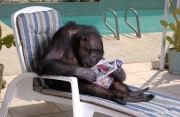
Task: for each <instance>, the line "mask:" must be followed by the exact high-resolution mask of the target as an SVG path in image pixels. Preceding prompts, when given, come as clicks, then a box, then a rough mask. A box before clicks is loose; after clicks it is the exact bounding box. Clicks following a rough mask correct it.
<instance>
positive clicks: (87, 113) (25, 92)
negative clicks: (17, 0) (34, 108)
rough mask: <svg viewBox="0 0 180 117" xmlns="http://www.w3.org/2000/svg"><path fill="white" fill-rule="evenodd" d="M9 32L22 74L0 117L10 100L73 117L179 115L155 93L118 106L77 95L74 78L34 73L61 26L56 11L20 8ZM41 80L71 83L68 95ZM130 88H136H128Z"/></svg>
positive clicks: (179, 106)
mask: <svg viewBox="0 0 180 117" xmlns="http://www.w3.org/2000/svg"><path fill="white" fill-rule="evenodd" d="M11 19H12V25H13V32H14V35H15V40H16V47H17V51H18V56H19V60H20V64H21V68H22V74H20V75H18V76H17V77H15V78H14V79H13V80H12V82H11V83H10V84H9V85H8V88H7V92H6V94H5V98H4V100H3V103H2V106H1V109H0V117H5V115H6V114H7V111H8V108H9V107H10V104H11V101H12V99H13V98H19V99H22V100H26V101H32V100H44V101H50V102H54V103H62V104H67V105H72V106H73V115H74V117H92V116H93V113H94V112H100V113H104V114H107V115H110V116H114V117H126V116H139V117H143V116H166V115H167V116H179V115H180V101H179V100H178V99H174V98H171V97H168V96H165V95H162V94H159V93H154V92H150V91H149V92H148V93H153V94H154V95H155V96H156V97H155V98H154V99H153V100H152V101H150V102H140V103H127V105H119V104H117V103H115V102H113V101H110V100H106V99H102V98H98V97H94V96H89V95H83V94H80V95H79V90H78V84H77V78H76V77H64V76H41V77H39V76H38V75H37V74H36V73H35V68H36V66H37V59H38V58H39V57H40V55H41V54H42V53H43V50H44V49H45V48H46V47H47V45H48V43H49V42H50V40H51V37H52V36H53V34H54V33H55V32H56V30H57V29H58V28H60V27H61V26H62V23H61V16H60V14H59V12H58V11H56V10H54V9H52V8H47V7H42V6H32V7H27V8H24V9H21V10H19V11H17V12H15V13H14V14H13V15H12V18H11ZM45 79H46V80H47V79H56V80H63V81H68V82H70V83H71V89H72V93H68V92H62V91H57V90H53V89H49V88H48V86H47V85H46V84H45V82H44V81H45ZM129 87H130V88H132V89H135V90H136V89H138V88H136V87H132V86H129Z"/></svg>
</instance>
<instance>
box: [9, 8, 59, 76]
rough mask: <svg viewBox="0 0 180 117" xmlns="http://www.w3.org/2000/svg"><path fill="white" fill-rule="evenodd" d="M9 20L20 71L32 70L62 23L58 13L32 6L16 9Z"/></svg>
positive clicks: (50, 9)
mask: <svg viewBox="0 0 180 117" xmlns="http://www.w3.org/2000/svg"><path fill="white" fill-rule="evenodd" d="M11 20H12V26H13V31H14V36H15V41H16V47H17V51H18V56H19V60H20V64H21V69H22V72H23V73H24V72H31V71H33V72H34V71H35V70H36V66H37V61H38V59H39V57H40V56H41V55H42V53H43V51H44V50H45V48H46V47H47V46H48V44H49V42H50V41H51V38H52V36H53V35H54V33H55V32H56V31H57V30H58V29H59V28H60V27H61V25H62V24H61V16H60V13H59V12H58V11H56V10H54V9H52V8H48V7H42V6H33V7H27V8H24V9H21V10H19V11H17V12H16V13H14V14H13V15H12V18H11Z"/></svg>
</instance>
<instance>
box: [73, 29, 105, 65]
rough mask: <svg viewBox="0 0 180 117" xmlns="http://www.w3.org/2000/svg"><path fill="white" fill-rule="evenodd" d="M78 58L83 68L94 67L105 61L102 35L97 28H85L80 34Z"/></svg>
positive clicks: (78, 37) (78, 38)
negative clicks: (102, 60)
mask: <svg viewBox="0 0 180 117" xmlns="http://www.w3.org/2000/svg"><path fill="white" fill-rule="evenodd" d="M76 39H77V40H78V47H79V49H78V58H79V59H80V62H81V63H82V66H83V67H88V68H90V67H93V66H95V65H96V63H97V62H99V60H101V59H103V55H104V49H103V42H102V38H101V35H100V34H99V32H98V31H97V29H96V28H95V27H91V26H85V27H83V29H82V30H81V31H79V32H78V34H77V36H76Z"/></svg>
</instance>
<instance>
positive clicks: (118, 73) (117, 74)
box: [111, 67, 126, 82]
mask: <svg viewBox="0 0 180 117" xmlns="http://www.w3.org/2000/svg"><path fill="white" fill-rule="evenodd" d="M111 75H112V76H113V77H114V78H115V80H116V81H119V82H123V81H124V80H125V79H126V73H125V72H124V69H123V68H122V67H120V68H118V69H117V70H115V71H114V72H113V73H111Z"/></svg>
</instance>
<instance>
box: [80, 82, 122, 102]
mask: <svg viewBox="0 0 180 117" xmlns="http://www.w3.org/2000/svg"><path fill="white" fill-rule="evenodd" d="M78 84H79V91H80V93H81V94H87V95H92V96H96V97H100V98H104V99H108V100H112V101H115V102H117V103H119V104H123V105H124V104H126V102H124V97H125V95H121V94H119V93H117V92H115V91H112V90H108V89H105V88H102V87H100V86H98V85H96V84H89V83H87V82H83V81H82V82H81V81H79V82H78Z"/></svg>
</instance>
